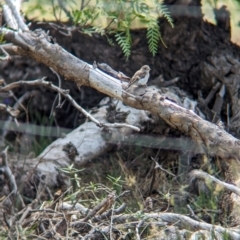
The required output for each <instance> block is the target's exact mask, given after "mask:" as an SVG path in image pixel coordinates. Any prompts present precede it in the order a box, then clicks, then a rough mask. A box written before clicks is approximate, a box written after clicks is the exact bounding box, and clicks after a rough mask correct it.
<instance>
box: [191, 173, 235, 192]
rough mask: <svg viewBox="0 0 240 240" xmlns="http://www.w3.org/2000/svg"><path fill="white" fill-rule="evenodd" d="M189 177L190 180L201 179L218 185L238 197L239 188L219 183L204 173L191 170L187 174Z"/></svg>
mask: <svg viewBox="0 0 240 240" xmlns="http://www.w3.org/2000/svg"><path fill="white" fill-rule="evenodd" d="M189 175H190V178H203V179H205V180H208V181H209V180H210V181H212V182H215V183H217V184H219V185H220V186H222V187H224V188H226V189H227V190H229V191H231V192H234V193H236V194H237V195H239V196H240V188H238V187H236V186H234V185H232V184H229V183H225V182H223V181H220V180H219V179H217V178H215V177H213V176H211V175H210V174H208V173H206V172H203V171H201V170H193V171H191V172H190V173H189Z"/></svg>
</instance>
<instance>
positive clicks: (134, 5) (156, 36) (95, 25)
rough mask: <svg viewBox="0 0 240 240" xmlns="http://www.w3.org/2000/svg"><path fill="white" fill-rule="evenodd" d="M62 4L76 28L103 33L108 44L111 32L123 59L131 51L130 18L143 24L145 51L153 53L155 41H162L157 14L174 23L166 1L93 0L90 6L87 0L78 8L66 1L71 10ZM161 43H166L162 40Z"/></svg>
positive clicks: (111, 41) (155, 51) (154, 51)
mask: <svg viewBox="0 0 240 240" xmlns="http://www.w3.org/2000/svg"><path fill="white" fill-rule="evenodd" d="M58 2H59V1H58ZM64 6H65V9H61V5H58V8H59V10H60V11H64V12H65V13H66V12H67V13H68V14H67V17H68V19H69V20H71V21H73V24H74V26H75V27H77V28H78V30H80V31H81V32H83V33H86V34H89V35H91V34H93V33H100V34H101V35H105V36H106V37H107V39H108V42H109V43H111V45H113V43H114V41H113V39H112V38H111V36H114V38H115V40H116V42H117V44H118V45H119V46H120V47H121V49H122V51H123V54H124V56H125V57H126V58H127V59H128V58H129V56H130V54H131V45H132V37H131V34H130V30H131V26H132V24H133V22H134V23H136V22H140V23H143V24H144V25H145V26H146V28H147V35H146V37H147V41H148V46H149V51H150V52H151V53H152V55H153V56H155V55H156V54H157V51H158V44H159V41H161V42H162V43H163V44H164V42H163V39H162V37H161V33H160V30H159V25H158V20H157V19H158V17H159V16H163V17H164V18H165V19H166V20H167V21H168V23H169V24H170V26H171V27H173V26H174V24H173V19H172V18H171V15H170V13H169V11H168V9H167V7H166V5H164V3H163V1H160V2H159V0H155V1H147V0H128V1H127V0H112V1H108V0H96V4H95V5H94V6H93V5H91V1H88V3H87V4H85V5H84V6H82V7H81V9H80V10H78V9H76V8H75V9H74V8H73V7H72V5H71V4H69V5H68V8H72V10H71V11H69V10H67V9H66V7H67V5H66V4H65V5H64ZM75 7H76V6H75ZM58 8H56V9H58ZM56 9H55V10H56ZM69 14H70V15H69ZM164 46H165V47H166V45H165V44H164Z"/></svg>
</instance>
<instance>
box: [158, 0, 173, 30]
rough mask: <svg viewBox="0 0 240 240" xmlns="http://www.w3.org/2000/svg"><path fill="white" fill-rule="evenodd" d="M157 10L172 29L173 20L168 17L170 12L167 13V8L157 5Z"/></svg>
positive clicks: (161, 4) (160, 4)
mask: <svg viewBox="0 0 240 240" xmlns="http://www.w3.org/2000/svg"><path fill="white" fill-rule="evenodd" d="M157 9H158V11H159V12H160V14H162V15H163V17H165V18H166V19H167V21H168V23H169V24H170V25H171V27H172V28H173V27H174V23H173V19H172V17H171V15H170V12H169V10H168V8H167V6H166V5H164V4H163V3H159V4H158V8H157Z"/></svg>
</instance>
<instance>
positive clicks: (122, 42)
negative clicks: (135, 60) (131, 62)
mask: <svg viewBox="0 0 240 240" xmlns="http://www.w3.org/2000/svg"><path fill="white" fill-rule="evenodd" d="M115 38H116V41H117V43H118V45H119V46H120V47H121V49H122V51H123V54H124V56H125V57H126V58H127V59H128V58H129V56H130V54H131V36H130V35H129V34H125V35H124V33H116V34H115Z"/></svg>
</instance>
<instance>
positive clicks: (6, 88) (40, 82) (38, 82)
mask: <svg viewBox="0 0 240 240" xmlns="http://www.w3.org/2000/svg"><path fill="white" fill-rule="evenodd" d="M45 79H46V78H42V79H38V80H32V81H18V82H14V83H11V84H8V85H7V86H4V87H2V88H0V92H6V91H9V90H12V89H14V88H18V87H20V86H21V85H28V86H44V87H47V88H50V89H51V90H53V91H55V92H58V93H60V94H62V95H63V96H64V97H65V98H67V99H68V100H69V102H70V103H71V104H72V105H73V106H74V107H75V108H76V109H77V110H78V111H80V112H82V113H83V114H84V115H85V116H86V117H87V118H89V119H90V120H91V121H92V122H94V123H95V124H96V125H97V126H98V127H113V128H116V127H117V128H120V127H121V128H122V127H128V128H131V129H133V130H135V131H140V129H139V128H138V127H135V126H132V125H129V124H125V123H113V124H110V123H100V122H99V121H98V120H97V119H95V118H94V117H93V116H92V115H91V114H90V113H88V112H87V111H86V110H85V109H83V108H82V107H81V106H79V105H78V104H77V102H76V101H75V100H74V99H73V98H72V97H71V96H70V94H69V90H63V89H61V88H59V87H57V86H55V85H53V84H52V83H51V82H47V81H45Z"/></svg>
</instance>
